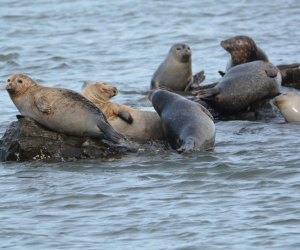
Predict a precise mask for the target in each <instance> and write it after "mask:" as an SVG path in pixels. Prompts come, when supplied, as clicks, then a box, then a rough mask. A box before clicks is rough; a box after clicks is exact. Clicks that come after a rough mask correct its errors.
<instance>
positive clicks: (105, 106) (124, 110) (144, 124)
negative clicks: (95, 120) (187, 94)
mask: <svg viewBox="0 0 300 250" xmlns="http://www.w3.org/2000/svg"><path fill="white" fill-rule="evenodd" d="M117 93H118V89H117V88H116V87H114V86H112V85H110V84H108V83H105V82H94V83H91V84H88V85H87V86H86V87H85V88H84V90H83V95H84V96H85V97H86V98H87V99H89V100H90V101H91V102H93V103H94V104H95V105H96V106H97V107H98V108H100V109H101V110H102V112H103V113H104V114H105V116H106V117H107V120H108V121H109V123H110V124H111V125H112V127H113V128H114V129H115V130H117V131H118V132H120V133H122V134H124V135H125V136H126V137H127V138H128V139H132V140H134V141H137V142H148V141H151V140H162V139H163V138H164V133H163V129H162V125H161V121H160V117H159V115H158V114H157V113H156V112H152V111H142V110H137V109H133V108H131V107H129V106H125V105H122V104H119V103H112V102H109V100H110V99H111V98H112V97H114V96H115V95H117Z"/></svg>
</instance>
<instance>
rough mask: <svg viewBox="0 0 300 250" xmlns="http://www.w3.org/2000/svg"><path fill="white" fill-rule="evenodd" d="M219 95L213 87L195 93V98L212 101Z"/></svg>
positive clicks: (217, 90)
mask: <svg viewBox="0 0 300 250" xmlns="http://www.w3.org/2000/svg"><path fill="white" fill-rule="evenodd" d="M219 93H220V91H219V89H218V88H216V87H214V88H210V89H201V90H199V91H198V92H197V95H196V96H197V97H198V98H201V99H204V100H212V99H214V97H215V96H216V95H217V94H219Z"/></svg>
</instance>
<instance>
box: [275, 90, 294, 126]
mask: <svg viewBox="0 0 300 250" xmlns="http://www.w3.org/2000/svg"><path fill="white" fill-rule="evenodd" d="M274 104H275V105H276V106H277V107H278V108H279V110H280V112H281V114H282V115H283V117H284V118H285V120H286V121H287V122H300V94H299V93H295V92H287V93H284V94H281V95H279V96H277V97H276V98H274Z"/></svg>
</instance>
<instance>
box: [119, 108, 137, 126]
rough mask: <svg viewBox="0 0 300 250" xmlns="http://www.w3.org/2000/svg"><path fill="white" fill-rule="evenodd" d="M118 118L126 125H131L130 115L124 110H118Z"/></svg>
mask: <svg viewBox="0 0 300 250" xmlns="http://www.w3.org/2000/svg"><path fill="white" fill-rule="evenodd" d="M118 116H119V117H120V118H121V119H122V120H123V121H125V122H127V123H128V124H132V122H133V118H132V116H131V114H130V113H129V112H128V111H126V110H119V111H118Z"/></svg>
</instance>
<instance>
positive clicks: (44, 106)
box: [34, 96, 51, 115]
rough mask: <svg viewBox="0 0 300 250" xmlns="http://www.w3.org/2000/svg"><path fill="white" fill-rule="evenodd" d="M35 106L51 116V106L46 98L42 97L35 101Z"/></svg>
mask: <svg viewBox="0 0 300 250" xmlns="http://www.w3.org/2000/svg"><path fill="white" fill-rule="evenodd" d="M34 104H35V106H36V107H37V108H38V110H39V111H41V112H43V113H45V114H47V115H48V114H50V113H51V106H50V103H49V102H48V100H47V97H46V96H41V97H39V98H38V99H36V100H35V101H34Z"/></svg>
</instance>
